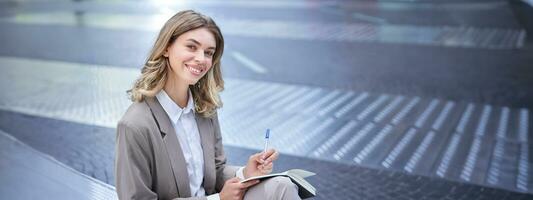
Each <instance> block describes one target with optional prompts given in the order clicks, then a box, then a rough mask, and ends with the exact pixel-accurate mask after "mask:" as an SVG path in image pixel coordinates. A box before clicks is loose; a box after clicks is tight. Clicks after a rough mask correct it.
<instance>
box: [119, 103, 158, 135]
mask: <svg viewBox="0 0 533 200" xmlns="http://www.w3.org/2000/svg"><path fill="white" fill-rule="evenodd" d="M151 120H153V118H152V112H151V111H150V107H148V105H147V104H146V102H144V101H141V102H133V103H132V104H131V105H130V106H129V107H128V109H127V110H126V112H125V113H124V115H123V116H122V118H121V119H120V120H119V122H118V125H119V126H120V125H125V126H128V127H131V128H135V129H144V128H146V127H145V126H147V125H148V124H150V123H149V122H150V121H151Z"/></svg>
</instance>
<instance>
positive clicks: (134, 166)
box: [115, 122, 157, 199]
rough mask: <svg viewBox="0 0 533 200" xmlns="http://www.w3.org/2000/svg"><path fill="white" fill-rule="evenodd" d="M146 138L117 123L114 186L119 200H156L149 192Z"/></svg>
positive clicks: (148, 157)
mask: <svg viewBox="0 0 533 200" xmlns="http://www.w3.org/2000/svg"><path fill="white" fill-rule="evenodd" d="M146 140H147V138H146V137H145V136H144V135H142V133H141V132H140V131H139V130H138V129H136V128H135V127H133V126H131V125H129V124H127V123H124V122H119V124H118V126H117V136H116V146H115V148H116V149H115V179H116V180H115V183H116V184H115V185H116V190H117V194H118V197H119V199H157V194H156V193H155V192H153V191H152V190H151V187H152V186H151V183H152V177H151V172H150V163H151V159H153V158H151V157H150V155H151V154H150V153H148V152H149V151H150V147H149V146H148V142H147V141H146Z"/></svg>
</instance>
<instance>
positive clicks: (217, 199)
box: [207, 193, 220, 200]
mask: <svg viewBox="0 0 533 200" xmlns="http://www.w3.org/2000/svg"><path fill="white" fill-rule="evenodd" d="M207 200H220V195H219V194H218V193H216V194H212V195H209V196H207Z"/></svg>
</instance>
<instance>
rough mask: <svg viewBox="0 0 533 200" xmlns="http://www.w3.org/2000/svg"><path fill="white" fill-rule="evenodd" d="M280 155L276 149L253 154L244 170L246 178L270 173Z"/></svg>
mask: <svg viewBox="0 0 533 200" xmlns="http://www.w3.org/2000/svg"><path fill="white" fill-rule="evenodd" d="M278 156H279V153H278V152H277V151H276V150H274V149H269V150H268V151H266V152H261V153H256V154H254V155H251V156H250V158H249V159H248V163H247V164H246V167H244V170H243V174H244V178H249V177H252V176H261V175H266V174H270V173H271V172H272V169H273V168H274V160H276V159H278Z"/></svg>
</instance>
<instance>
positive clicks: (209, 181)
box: [195, 113, 216, 194]
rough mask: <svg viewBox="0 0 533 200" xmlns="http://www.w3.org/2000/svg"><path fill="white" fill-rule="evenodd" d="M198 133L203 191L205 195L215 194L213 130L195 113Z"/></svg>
mask: <svg viewBox="0 0 533 200" xmlns="http://www.w3.org/2000/svg"><path fill="white" fill-rule="evenodd" d="M195 118H196V124H197V125H198V133H199V134H200V140H201V143H202V150H203V152H204V189H205V191H206V193H207V194H210V193H214V192H215V182H216V177H215V171H216V170H215V155H214V153H215V149H214V134H213V133H214V130H213V127H212V125H211V121H210V119H208V118H205V117H201V116H199V114H197V113H195Z"/></svg>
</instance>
